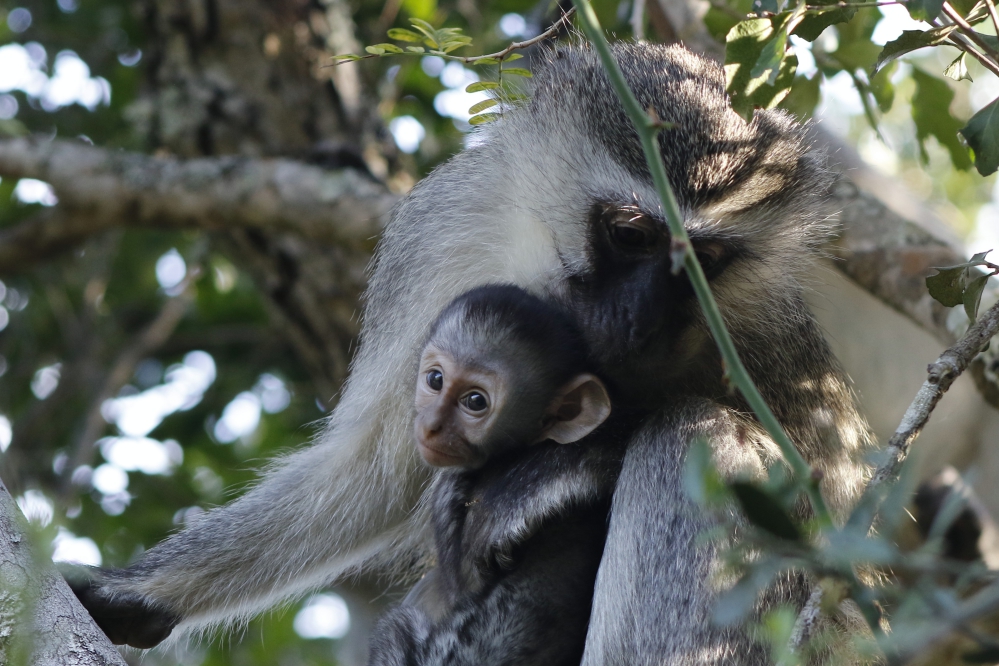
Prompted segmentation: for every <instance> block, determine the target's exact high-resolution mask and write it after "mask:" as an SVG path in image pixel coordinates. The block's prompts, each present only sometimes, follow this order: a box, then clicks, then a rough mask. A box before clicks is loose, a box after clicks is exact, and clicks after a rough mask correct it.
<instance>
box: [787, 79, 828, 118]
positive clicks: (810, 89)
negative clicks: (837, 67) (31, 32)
mask: <svg viewBox="0 0 999 666" xmlns="http://www.w3.org/2000/svg"><path fill="white" fill-rule="evenodd" d="M821 84H822V75H821V74H816V75H815V76H813V77H812V78H810V79H808V78H805V77H804V76H796V77H794V85H792V86H791V92H790V94H788V96H787V97H785V98H784V99H783V100H782V101H781V103H780V108H782V109H786V110H787V111H790V112H791V113H793V114H794V115H795V116H796V117H797V118H798V119H799V120H807V119H808V118H811V117H812V114H813V113H815V107H817V106H818V105H819V98H820V96H821V95H820V86H821Z"/></svg>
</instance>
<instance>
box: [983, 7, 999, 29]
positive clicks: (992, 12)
mask: <svg viewBox="0 0 999 666" xmlns="http://www.w3.org/2000/svg"><path fill="white" fill-rule="evenodd" d="M985 6H986V7H987V8H988V10H989V17H990V18H991V19H992V25H993V26H994V27H995V29H996V34H999V13H997V12H996V5H995V3H994V2H992V0H985Z"/></svg>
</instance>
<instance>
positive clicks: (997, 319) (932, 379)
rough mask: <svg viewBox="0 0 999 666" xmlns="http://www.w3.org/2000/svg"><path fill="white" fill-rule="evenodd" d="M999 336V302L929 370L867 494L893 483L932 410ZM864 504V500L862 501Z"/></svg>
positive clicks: (932, 364) (894, 435)
mask: <svg viewBox="0 0 999 666" xmlns="http://www.w3.org/2000/svg"><path fill="white" fill-rule="evenodd" d="M997 333H999V303H996V304H995V305H993V306H992V307H991V308H989V309H988V310H987V311H986V312H985V314H984V315H982V316H981V317H980V318H979V319H978V321H976V322H975V323H974V324H973V325H972V326H971V328H969V329H968V332H967V334H965V336H964V337H963V338H961V339H960V340H958V341H957V342H956V343H954V345H952V346H951V347H950V348H948V349H947V350H946V351H944V353H942V354H941V355H940V357H939V358H938V359H937V360H936V361H934V362H933V363H931V364H930V365H929V366H928V367H927V373H928V375H929V376H928V377H927V378H926V381H925V382H923V385H922V387H920V389H919V392H918V393H916V397H915V398H914V399H913V400H912V404H910V405H909V408H908V409H907V410H906V411H905V415H904V416H903V417H902V422H901V423H900V424H899V426H898V429H897V430H895V434H893V435H892V436H891V439H890V440H888V447H887V450H886V457H885V459H884V460H883V461H882V462H881V464H880V465H878V468H877V470H876V471H875V472H874V476H873V477H872V478H871V480H870V482H869V483H868V484H867V488H866V489H865V491H864V494H865V495H869V494H870V493H872V492H875V491H877V490H878V489H879V488H880V487H881V486H883V485H884V484H885V482H886V481H890V480H894V479H895V478H896V476H897V475H898V471H899V469H900V468H901V466H902V462H903V461H904V460H905V457H906V455H908V453H909V446H910V445H911V444H912V442H913V440H915V439H916V437H918V436H919V433H920V432H922V430H923V427H924V426H925V425H926V422H927V421H929V418H930V414H931V413H932V412H933V408H934V407H936V405H937V403H938V402H939V401H940V398H942V397H943V394H944V393H946V392H947V389H949V388H950V386H951V384H953V383H954V380H955V379H957V378H958V377H959V376H960V375H961V373H962V372H964V371H965V370H966V369H967V368H968V366H969V365H970V364H971V362H972V361H973V360H975V357H976V356H978V353H979V352H981V351H982V349H984V348H985V345H987V344H988V342H989V341H990V340H991V339H992V337H993V336H995V335H996V334H997ZM861 501H863V500H861Z"/></svg>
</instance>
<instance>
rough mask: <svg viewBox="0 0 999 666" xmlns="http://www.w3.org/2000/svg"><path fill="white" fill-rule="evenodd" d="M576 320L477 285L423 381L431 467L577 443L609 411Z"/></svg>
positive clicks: (426, 454) (419, 427) (454, 314)
mask: <svg viewBox="0 0 999 666" xmlns="http://www.w3.org/2000/svg"><path fill="white" fill-rule="evenodd" d="M587 356H588V354H587V351H586V346H585V344H584V343H583V340H582V337H581V336H580V334H579V333H578V331H577V330H576V328H575V326H574V325H573V324H572V322H571V321H570V320H569V318H568V317H567V316H566V315H564V314H562V313H561V312H558V311H557V310H555V309H554V308H553V307H552V306H550V305H548V304H546V303H545V302H543V301H542V300H540V299H538V298H536V297H534V296H531V295H530V294H528V293H527V292H525V291H523V290H522V289H520V288H518V287H507V286H492V287H480V288H478V289H475V290H473V291H470V292H468V293H466V294H465V295H463V296H460V297H458V298H457V299H455V300H454V301H453V302H452V303H451V304H450V305H449V306H448V307H447V308H446V309H445V310H444V311H443V312H442V313H441V315H440V317H439V318H438V320H437V322H436V323H435V324H434V327H433V329H432V332H431V334H430V339H429V340H428V341H427V344H426V346H425V347H424V349H423V354H422V356H421V357H420V371H419V375H418V377H417V381H416V421H415V429H416V442H417V446H418V448H419V451H420V455H422V456H423V459H424V460H426V461H427V462H428V463H430V464H431V465H433V466H434V467H462V468H465V469H477V468H479V467H482V465H483V464H484V463H485V462H486V461H487V460H488V459H490V458H491V457H493V456H495V455H498V454H502V453H505V452H507V451H511V450H515V449H521V448H524V447H526V446H529V445H531V444H536V443H538V442H543V441H545V440H552V441H555V442H558V443H559V444H569V443H571V442H577V441H579V440H581V439H582V438H583V437H585V436H586V435H588V434H590V433H591V432H592V431H593V430H594V429H595V428H596V427H597V426H599V425H600V424H601V423H603V422H604V421H605V420H606V419H607V417H608V416H609V415H610V411H611V403H610V397H609V396H608V394H607V389H606V387H604V384H603V382H601V381H600V380H599V379H598V378H597V377H596V376H595V375H593V374H591V373H589V372H586V371H585V369H586V367H587Z"/></svg>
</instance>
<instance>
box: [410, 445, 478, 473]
mask: <svg viewBox="0 0 999 666" xmlns="http://www.w3.org/2000/svg"><path fill="white" fill-rule="evenodd" d="M416 448H417V449H418V450H419V452H420V455H421V456H422V457H423V459H424V460H426V461H427V462H428V463H430V464H431V465H433V466H434V467H455V466H457V465H464V464H466V463H467V462H468V455H464V456H462V455H457V454H455V453H451V452H450V451H449V450H441V449H436V448H433V447H430V446H427V445H426V444H424V443H423V442H419V441H418V442H417V443H416Z"/></svg>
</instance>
